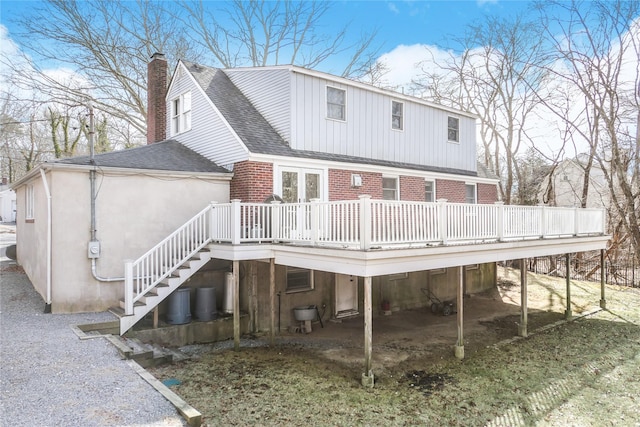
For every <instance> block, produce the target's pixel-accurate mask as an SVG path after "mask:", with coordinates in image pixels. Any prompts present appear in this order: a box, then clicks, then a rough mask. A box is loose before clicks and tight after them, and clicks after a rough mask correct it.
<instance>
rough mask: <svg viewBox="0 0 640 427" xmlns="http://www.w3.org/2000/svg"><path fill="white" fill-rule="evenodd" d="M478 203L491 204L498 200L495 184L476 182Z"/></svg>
mask: <svg viewBox="0 0 640 427" xmlns="http://www.w3.org/2000/svg"><path fill="white" fill-rule="evenodd" d="M477 189H478V203H484V204H492V203H494V202H496V201H497V200H498V188H497V187H496V185H495V184H478V186H477Z"/></svg>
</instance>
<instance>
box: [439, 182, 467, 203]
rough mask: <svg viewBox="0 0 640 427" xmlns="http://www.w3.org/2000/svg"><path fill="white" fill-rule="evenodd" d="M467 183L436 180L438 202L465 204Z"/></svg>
mask: <svg viewBox="0 0 640 427" xmlns="http://www.w3.org/2000/svg"><path fill="white" fill-rule="evenodd" d="M464 185H465V182H464V181H453V180H449V179H438V180H436V200H437V199H447V201H449V202H451V203H465V202H466V198H465V187H464Z"/></svg>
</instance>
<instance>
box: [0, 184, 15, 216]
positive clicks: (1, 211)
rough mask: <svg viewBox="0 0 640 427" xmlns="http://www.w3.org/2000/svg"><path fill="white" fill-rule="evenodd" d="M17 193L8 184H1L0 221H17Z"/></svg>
mask: <svg viewBox="0 0 640 427" xmlns="http://www.w3.org/2000/svg"><path fill="white" fill-rule="evenodd" d="M15 220H16V193H15V191H13V190H12V189H10V188H9V187H8V186H7V185H0V222H15Z"/></svg>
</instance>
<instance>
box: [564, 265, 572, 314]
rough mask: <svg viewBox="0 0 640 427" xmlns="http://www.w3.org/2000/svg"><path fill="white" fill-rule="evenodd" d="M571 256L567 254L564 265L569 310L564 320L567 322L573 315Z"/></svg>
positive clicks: (565, 312)
mask: <svg viewBox="0 0 640 427" xmlns="http://www.w3.org/2000/svg"><path fill="white" fill-rule="evenodd" d="M570 257H571V255H570V254H565V256H564V263H565V269H566V273H567V309H566V310H565V311H564V318H565V319H567V320H571V317H573V314H572V313H571V264H570Z"/></svg>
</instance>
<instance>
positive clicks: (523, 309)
mask: <svg viewBox="0 0 640 427" xmlns="http://www.w3.org/2000/svg"><path fill="white" fill-rule="evenodd" d="M518 335H520V336H521V337H526V336H527V335H528V334H527V259H526V258H522V259H521V260H520V324H519V325H518Z"/></svg>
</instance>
